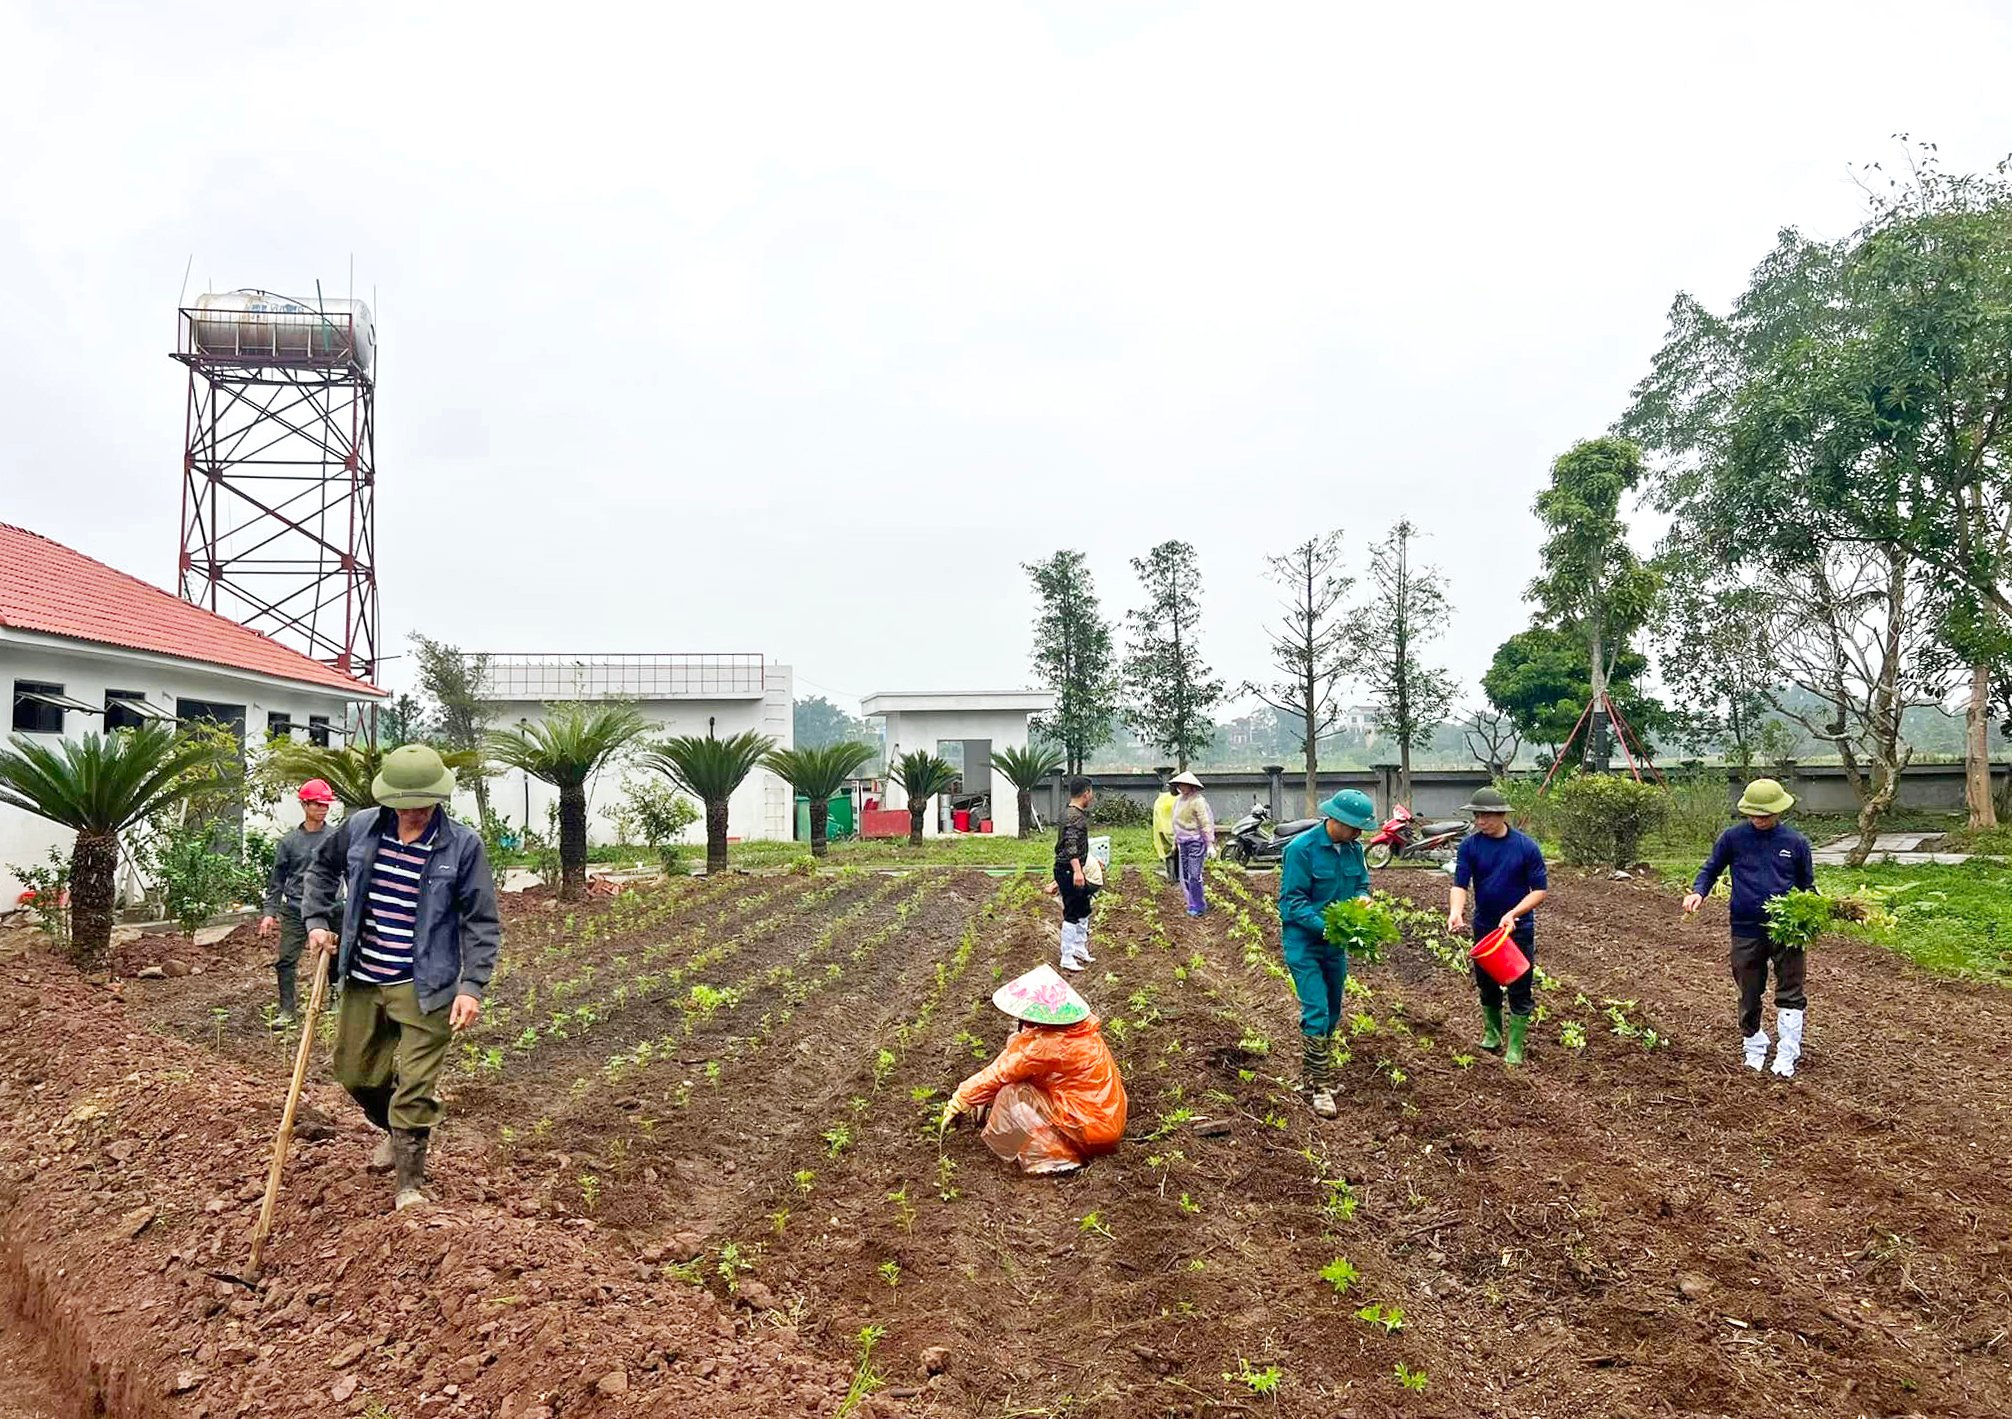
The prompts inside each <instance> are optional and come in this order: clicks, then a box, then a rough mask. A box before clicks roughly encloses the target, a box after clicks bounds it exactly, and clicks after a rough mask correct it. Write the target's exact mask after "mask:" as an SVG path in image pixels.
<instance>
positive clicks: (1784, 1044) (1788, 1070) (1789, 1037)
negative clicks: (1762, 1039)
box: [1774, 1010, 1803, 1079]
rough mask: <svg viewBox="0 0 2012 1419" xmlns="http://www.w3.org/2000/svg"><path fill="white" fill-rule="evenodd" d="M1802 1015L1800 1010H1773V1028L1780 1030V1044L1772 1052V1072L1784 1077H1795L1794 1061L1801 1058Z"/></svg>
mask: <svg viewBox="0 0 2012 1419" xmlns="http://www.w3.org/2000/svg"><path fill="white" fill-rule="evenodd" d="M1802 1015H1803V1012H1802V1011H1800V1010H1777V1011H1775V1012H1774V1023H1775V1028H1776V1029H1778V1030H1780V1031H1781V1044H1780V1045H1778V1046H1777V1047H1776V1049H1775V1052H1774V1072H1775V1073H1777V1074H1779V1075H1780V1076H1781V1077H1782V1078H1784V1079H1793V1078H1794V1077H1795V1062H1796V1061H1797V1060H1798V1059H1801V1058H1802Z"/></svg>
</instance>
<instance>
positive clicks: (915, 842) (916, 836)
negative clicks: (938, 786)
mask: <svg viewBox="0 0 2012 1419" xmlns="http://www.w3.org/2000/svg"><path fill="white" fill-rule="evenodd" d="M928 806H929V800H928V799H926V798H925V799H922V800H921V801H920V802H917V801H916V800H915V799H913V798H911V799H909V800H908V845H909V846H910V847H921V846H922V810H923V809H925V808H927V807H928Z"/></svg>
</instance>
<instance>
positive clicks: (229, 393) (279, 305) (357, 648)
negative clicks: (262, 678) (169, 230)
mask: <svg viewBox="0 0 2012 1419" xmlns="http://www.w3.org/2000/svg"><path fill="white" fill-rule="evenodd" d="M253 296H254V298H256V297H262V296H263V293H253ZM205 299H206V300H207V299H209V298H207V297H206V298H205ZM267 299H269V300H270V301H271V302H273V305H272V306H271V307H270V309H272V310H275V311H283V312H291V314H274V315H267V316H261V315H259V314H257V313H256V312H259V311H264V310H266V309H268V307H267V306H265V305H263V304H254V305H253V306H252V308H251V309H252V312H253V313H237V312H235V311H232V312H226V313H223V314H220V313H219V312H218V311H217V310H215V309H203V308H185V309H183V310H182V311H181V312H180V319H179V323H178V330H177V338H176V342H175V343H176V350H175V358H176V359H177V360H179V361H181V362H182V363H183V364H184V365H186V366H188V371H189V392H188V407H187V413H186V420H185V438H184V446H183V451H182V514H181V533H182V548H181V572H180V590H181V596H182V599H183V600H185V601H189V602H193V603H194V604H196V605H198V606H202V607H206V608H207V609H209V610H211V611H215V612H217V613H219V614H220V615H224V616H228V617H230V618H231V619H232V620H234V621H239V622H242V623H243V624H245V625H247V626H250V627H251V628H252V629H253V630H257V631H262V632H264V633H265V634H267V635H269V636H271V637H272V638H273V639H275V640H277V641H279V642H281V643H282V644H285V645H289V646H291V647H293V648H294V649H295V650H298V651H301V652H302V653H303V654H306V655H308V656H311V657H312V658H314V659H316V660H320V661H324V662H326V663H328V664H329V665H332V666H334V667H335V668H336V669H338V670H341V671H344V672H346V673H348V674H350V675H354V676H357V677H359V678H361V679H364V680H372V679H374V678H375V675H376V672H377V668H378V659H377V652H378V643H377V637H378V611H377V466H376V461H375V428H376V407H375V406H376V387H375V383H374V381H373V379H372V375H371V370H370V363H371V343H372V340H373V336H374V332H372V331H371V330H370V329H369V328H368V321H369V317H368V313H367V312H365V313H363V314H361V315H359V314H358V313H357V312H358V311H360V310H361V307H352V308H351V309H349V310H346V311H342V312H331V313H329V314H326V315H323V314H321V313H319V312H318V311H317V310H316V308H315V307H314V306H303V305H302V304H301V303H299V302H293V301H286V300H284V299H283V298H280V297H270V298H267ZM343 304H344V305H346V306H347V305H350V304H351V303H349V302H343ZM302 311H306V312H308V314H307V315H302V314H301V312H302ZM262 322H268V323H269V324H268V323H262ZM303 332H304V333H303Z"/></svg>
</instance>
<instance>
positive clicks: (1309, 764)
mask: <svg viewBox="0 0 2012 1419" xmlns="http://www.w3.org/2000/svg"><path fill="white" fill-rule="evenodd" d="M1306 816H1307V817H1309V818H1317V817H1319V816H1320V750H1319V749H1317V748H1316V747H1315V746H1314V742H1313V736H1312V735H1311V734H1309V735H1308V736H1307V741H1306Z"/></svg>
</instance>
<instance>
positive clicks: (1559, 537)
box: [1529, 438, 1656, 772]
mask: <svg viewBox="0 0 2012 1419" xmlns="http://www.w3.org/2000/svg"><path fill="white" fill-rule="evenodd" d="M1641 479H1642V455H1641V450H1640V449H1638V448H1636V447H1635V445H1633V444H1632V443H1630V442H1628V441H1627V440H1626V439H1621V438H1596V439H1585V440H1582V441H1581V442H1579V443H1576V444H1574V445H1572V447H1571V448H1569V449H1567V450H1566V451H1565V452H1564V453H1563V454H1561V455H1560V456H1559V458H1558V459H1557V461H1556V462H1554V463H1553V464H1552V465H1551V485H1550V486H1549V487H1548V488H1546V489H1545V490H1544V491H1543V492H1541V493H1539V494H1538V495H1537V502H1536V513H1537V518H1538V520H1539V521H1540V522H1542V523H1543V524H1544V529H1545V533H1546V536H1545V539H1544V545H1543V548H1542V549H1541V552H1540V556H1541V558H1542V561H1543V570H1542V571H1541V572H1540V573H1539V574H1538V576H1537V578H1536V580H1534V581H1532V582H1531V583H1530V589H1529V595H1530V598H1531V600H1533V601H1535V602H1536V603H1537V605H1538V607H1539V608H1540V609H1541V611H1542V613H1543V615H1544V616H1545V617H1546V618H1548V620H1549V623H1550V624H1551V625H1554V626H1556V627H1557V628H1558V629H1560V630H1563V631H1567V632H1569V633H1571V634H1573V635H1577V636H1579V637H1580V638H1581V639H1583V640H1584V641H1585V642H1586V664H1587V668H1588V670H1589V672H1590V674H1589V676H1588V684H1587V687H1586V689H1587V700H1588V702H1589V703H1590V704H1591V705H1592V714H1591V717H1590V720H1589V723H1588V731H1587V738H1586V753H1585V761H1586V763H1587V764H1588V765H1590V766H1591V767H1592V768H1594V769H1595V770H1597V771H1600V772H1605V771H1606V768H1607V760H1608V730H1609V725H1608V722H1607V720H1608V716H1607V711H1606V707H1605V703H1604V701H1605V698H1606V695H1607V691H1608V684H1609V682H1610V681H1611V680H1612V679H1613V675H1614V665H1615V662H1616V661H1617V660H1618V659H1619V658H1620V656H1621V655H1622V654H1623V653H1624V652H1626V651H1627V650H1628V649H1629V648H1630V642H1631V641H1632V640H1633V639H1634V637H1635V635H1636V634H1637V633H1638V632H1639V631H1640V630H1641V628H1642V626H1643V624H1644V623H1645V622H1646V621H1647V620H1648V616H1649V610H1650V607H1651V605H1652V604H1653V602H1654V599H1655V594H1656V575H1655V572H1654V570H1653V569H1652V568H1651V567H1649V566H1648V565H1647V564H1645V563H1644V562H1643V561H1642V559H1641V558H1640V557H1638V556H1636V555H1635V552H1634V549H1633V548H1631V547H1630V546H1629V545H1628V528H1627V524H1626V523H1625V522H1623V521H1622V519H1621V515H1620V507H1621V499H1622V497H1624V496H1625V495H1626V494H1628V493H1630V492H1633V491H1634V489H1635V488H1636V486H1637V485H1638V484H1639V483H1640V482H1641Z"/></svg>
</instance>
